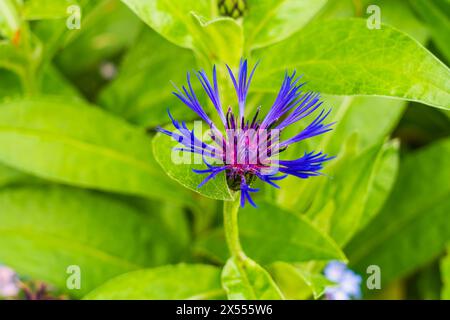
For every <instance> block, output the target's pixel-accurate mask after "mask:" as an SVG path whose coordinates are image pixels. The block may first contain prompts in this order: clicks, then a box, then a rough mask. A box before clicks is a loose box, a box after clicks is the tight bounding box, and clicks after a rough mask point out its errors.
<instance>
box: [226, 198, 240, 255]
mask: <svg viewBox="0 0 450 320" xmlns="http://www.w3.org/2000/svg"><path fill="white" fill-rule="evenodd" d="M238 213H239V197H237V199H236V200H234V201H224V202H223V226H224V229H225V238H226V240H227V245H228V250H230V253H231V256H232V257H234V258H238V259H242V258H245V254H244V251H243V250H242V247H241V243H240V241H239V228H238Z"/></svg>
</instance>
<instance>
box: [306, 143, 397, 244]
mask: <svg viewBox="0 0 450 320" xmlns="http://www.w3.org/2000/svg"><path fill="white" fill-rule="evenodd" d="M390 150H391V147H390V145H389V144H387V145H384V146H380V145H378V146H375V147H372V148H370V149H369V150H367V151H366V152H364V153H362V154H361V155H359V156H357V157H354V156H352V155H351V154H350V155H348V156H347V157H344V158H343V159H342V160H341V166H338V167H337V168H335V170H334V172H333V181H332V183H328V184H327V186H326V187H325V188H326V189H325V194H324V196H323V197H322V199H332V201H333V204H334V207H335V210H334V212H333V213H332V215H331V218H330V220H329V221H328V223H329V228H330V229H329V230H330V235H331V237H332V238H333V239H335V240H336V242H337V243H338V244H340V245H343V244H345V243H347V242H348V241H349V240H350V239H351V237H352V236H353V235H354V234H355V233H356V232H357V230H358V229H359V228H360V227H361V225H362V223H364V221H368V220H370V218H371V217H372V216H369V217H365V216H364V214H365V213H366V214H370V215H373V214H375V213H376V211H375V212H374V208H375V209H378V208H379V206H380V205H381V204H382V203H379V202H377V201H383V200H384V198H383V197H377V196H376V195H372V197H373V198H372V199H371V203H370V207H368V208H367V210H366V204H367V202H368V200H369V192H370V191H371V189H372V185H373V182H374V174H375V171H376V170H377V171H378V169H379V167H380V166H381V164H380V162H381V159H382V158H383V155H385V154H386V153H390V152H391V151H390ZM378 172H379V171H378ZM386 187H389V186H386ZM309 215H310V216H311V217H312V216H314V218H315V219H317V217H315V214H314V213H313V212H311V213H309ZM318 215H320V213H319V214H318Z"/></svg>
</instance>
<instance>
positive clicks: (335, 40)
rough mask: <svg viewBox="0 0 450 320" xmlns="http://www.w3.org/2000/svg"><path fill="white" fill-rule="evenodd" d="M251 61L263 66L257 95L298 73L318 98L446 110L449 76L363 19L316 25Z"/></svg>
mask: <svg viewBox="0 0 450 320" xmlns="http://www.w3.org/2000/svg"><path fill="white" fill-rule="evenodd" d="M317 39H321V41H317ZM255 57H256V58H259V59H261V60H263V61H264V63H263V64H262V65H261V68H260V72H259V74H258V76H257V77H255V81H254V84H253V88H254V89H256V90H259V91H270V90H273V87H274V86H273V85H274V81H278V79H279V78H280V76H281V75H282V74H283V73H284V72H285V70H286V69H289V70H291V69H297V71H298V72H301V73H303V74H305V78H306V79H307V80H308V82H309V84H310V85H311V87H312V88H313V89H314V90H317V91H320V92H322V93H327V94H337V95H378V96H390V97H395V98H400V99H406V100H411V101H418V102H421V103H424V104H428V105H431V106H434V107H438V108H443V109H449V108H450V93H449V92H450V70H449V69H448V68H447V67H446V66H445V65H444V64H443V63H442V62H440V61H439V60H438V59H437V58H436V57H434V56H433V55H432V54H431V53H430V52H428V51H427V50H426V49H425V48H423V47H422V46H421V45H420V44H419V43H417V42H416V41H415V40H413V39H411V38H410V37H409V36H407V35H405V34H404V33H402V32H400V31H398V30H396V29H393V28H391V27H389V26H385V25H383V26H382V28H381V29H379V30H370V29H368V28H367V26H366V21H365V20H362V19H361V20H360V19H345V20H331V21H323V22H317V23H314V24H311V25H308V26H307V27H306V28H304V29H303V30H302V32H301V33H299V35H296V36H293V37H292V38H290V39H289V41H285V42H282V43H280V44H277V45H274V46H272V47H270V48H268V49H265V50H259V51H256V52H255Z"/></svg>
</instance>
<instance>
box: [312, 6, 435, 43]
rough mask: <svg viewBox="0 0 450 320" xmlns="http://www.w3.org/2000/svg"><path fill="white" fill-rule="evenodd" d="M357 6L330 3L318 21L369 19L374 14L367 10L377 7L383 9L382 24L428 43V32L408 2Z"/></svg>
mask: <svg viewBox="0 0 450 320" xmlns="http://www.w3.org/2000/svg"><path fill="white" fill-rule="evenodd" d="M355 4H356V3H355V2H354V1H353V0H339V1H328V3H327V5H326V6H325V9H324V10H322V11H321V12H320V14H319V15H318V17H317V19H327V20H330V19H342V18H351V17H364V18H369V17H370V16H371V15H372V14H373V12H367V9H368V8H369V6H370V5H377V6H378V7H380V9H381V21H382V23H384V24H387V25H390V26H392V27H394V28H397V29H399V30H400V31H403V32H405V33H407V34H409V35H410V36H411V37H413V38H414V39H416V40H417V41H419V42H420V43H422V44H424V43H425V42H426V40H427V38H428V30H427V28H426V27H425V26H424V25H423V24H422V23H421V22H420V21H419V20H418V19H417V17H416V15H415V14H414V12H412V10H411V7H410V5H409V3H408V1H392V0H359V1H358V4H359V5H355Z"/></svg>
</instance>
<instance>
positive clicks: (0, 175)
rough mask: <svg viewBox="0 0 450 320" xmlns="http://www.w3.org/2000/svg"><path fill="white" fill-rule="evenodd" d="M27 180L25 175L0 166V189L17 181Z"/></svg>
mask: <svg viewBox="0 0 450 320" xmlns="http://www.w3.org/2000/svg"><path fill="white" fill-rule="evenodd" d="M28 178H29V176H28V175H27V174H25V173H23V172H21V171H18V170H15V169H12V168H10V167H7V166H5V165H3V164H0V187H4V186H7V185H9V184H12V183H16V182H19V181H26V180H27V179H28Z"/></svg>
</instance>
